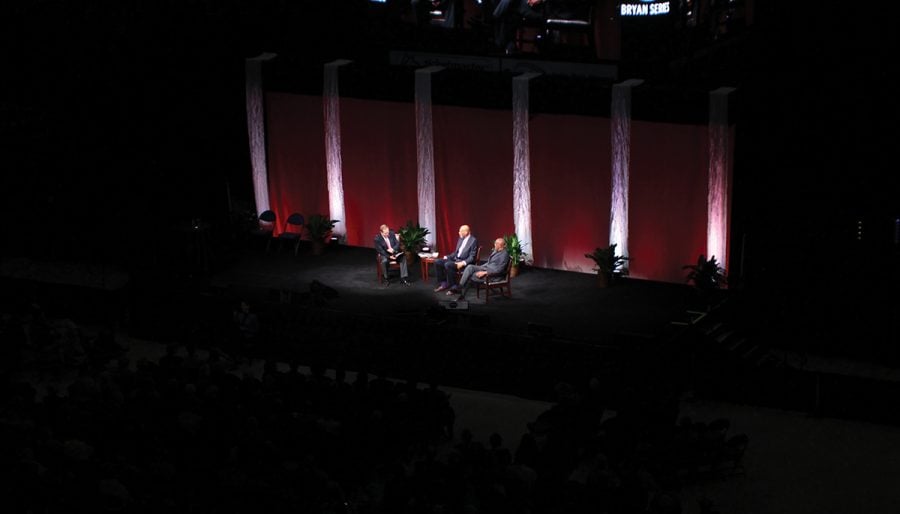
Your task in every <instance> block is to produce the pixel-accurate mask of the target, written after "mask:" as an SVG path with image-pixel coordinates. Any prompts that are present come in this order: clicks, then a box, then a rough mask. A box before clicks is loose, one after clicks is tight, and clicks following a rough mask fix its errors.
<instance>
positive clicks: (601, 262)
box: [584, 243, 631, 287]
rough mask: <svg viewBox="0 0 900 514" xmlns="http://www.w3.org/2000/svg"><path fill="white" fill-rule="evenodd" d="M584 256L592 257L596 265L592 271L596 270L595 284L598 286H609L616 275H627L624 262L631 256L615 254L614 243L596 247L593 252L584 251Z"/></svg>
mask: <svg viewBox="0 0 900 514" xmlns="http://www.w3.org/2000/svg"><path fill="white" fill-rule="evenodd" d="M584 256H585V257H587V258H589V259H592V260H593V261H594V263H595V264H596V265H597V267H596V268H594V271H596V272H597V285H598V286H600V287H607V286H609V285H610V284H612V283H613V281H614V279H615V278H616V277H617V276H626V275H628V268H626V267H625V263H626V262H628V261H629V260H631V258H630V257H625V256H623V255H616V243H613V244H611V245H609V246H607V247H606V248H599V247H598V248H597V249H596V250H594V252H593V253H586V254H584Z"/></svg>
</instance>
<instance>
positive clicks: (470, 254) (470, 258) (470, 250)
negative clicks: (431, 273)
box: [447, 235, 478, 264]
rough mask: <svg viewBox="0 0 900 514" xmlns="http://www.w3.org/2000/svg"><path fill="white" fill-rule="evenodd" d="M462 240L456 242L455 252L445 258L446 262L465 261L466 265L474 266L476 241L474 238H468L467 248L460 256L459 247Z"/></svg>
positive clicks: (476, 248) (476, 250)
mask: <svg viewBox="0 0 900 514" xmlns="http://www.w3.org/2000/svg"><path fill="white" fill-rule="evenodd" d="M462 242H463V238H459V240H457V241H456V250H454V251H453V253H451V254H450V255H448V256H447V260H448V261H466V264H475V254H476V253H477V252H478V240H477V239H475V236H472V235H470V236H469V246H467V247H466V248H465V249H464V250H463V251H462V254H461V255H460V253H459V246H460V245H461V244H462Z"/></svg>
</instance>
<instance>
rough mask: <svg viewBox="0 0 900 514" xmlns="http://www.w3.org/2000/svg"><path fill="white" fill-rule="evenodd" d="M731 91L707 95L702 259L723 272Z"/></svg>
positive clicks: (725, 262)
mask: <svg viewBox="0 0 900 514" xmlns="http://www.w3.org/2000/svg"><path fill="white" fill-rule="evenodd" d="M734 90H735V88H733V87H720V88H719V89H716V90H715V91H711V92H710V93H709V189H708V191H707V198H706V212H707V218H706V257H707V258H708V259H711V258H712V257H713V256H715V258H716V262H718V263H719V265H720V266H722V267H723V268H724V267H726V265H727V262H728V260H727V259H728V255H726V252H727V251H728V218H729V216H728V209H729V206H728V187H729V184H728V182H729V175H730V174H731V152H730V150H729V146H730V145H729V141H728V134H729V131H728V95H729V94H731V93H732V92H733V91H734Z"/></svg>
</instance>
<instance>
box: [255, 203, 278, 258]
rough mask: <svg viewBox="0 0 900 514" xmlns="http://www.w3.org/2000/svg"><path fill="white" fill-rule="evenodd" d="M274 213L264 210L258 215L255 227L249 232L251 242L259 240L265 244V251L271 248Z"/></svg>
mask: <svg viewBox="0 0 900 514" xmlns="http://www.w3.org/2000/svg"><path fill="white" fill-rule="evenodd" d="M276 219H277V218H276V216H275V212H274V211H271V210H265V211H263V212H261V213H260V214H259V217H258V218H257V226H256V228H254V229H253V230H251V231H250V236H251V237H252V238H253V240H257V239H261V240H264V241H265V242H266V251H267V252H268V251H269V248H270V247H271V246H272V239H273V233H274V231H275V221H276Z"/></svg>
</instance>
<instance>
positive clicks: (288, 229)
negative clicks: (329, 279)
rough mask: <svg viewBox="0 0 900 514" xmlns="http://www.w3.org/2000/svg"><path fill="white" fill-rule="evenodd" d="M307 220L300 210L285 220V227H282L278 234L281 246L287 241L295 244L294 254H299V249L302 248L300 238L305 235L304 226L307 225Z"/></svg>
mask: <svg viewBox="0 0 900 514" xmlns="http://www.w3.org/2000/svg"><path fill="white" fill-rule="evenodd" d="M305 222H306V221H305V220H304V219H303V215H302V214H300V213H299V212H295V213H293V214H291V215H290V216H288V218H287V219H286V220H284V227H283V228H282V230H281V233H280V234H278V240H279V241H280V242H281V246H284V244H285V243H289V244H293V245H294V255H297V251H298V250H299V249H300V239H301V238H302V235H303V226H304V225H305ZM279 249H280V247H279Z"/></svg>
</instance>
